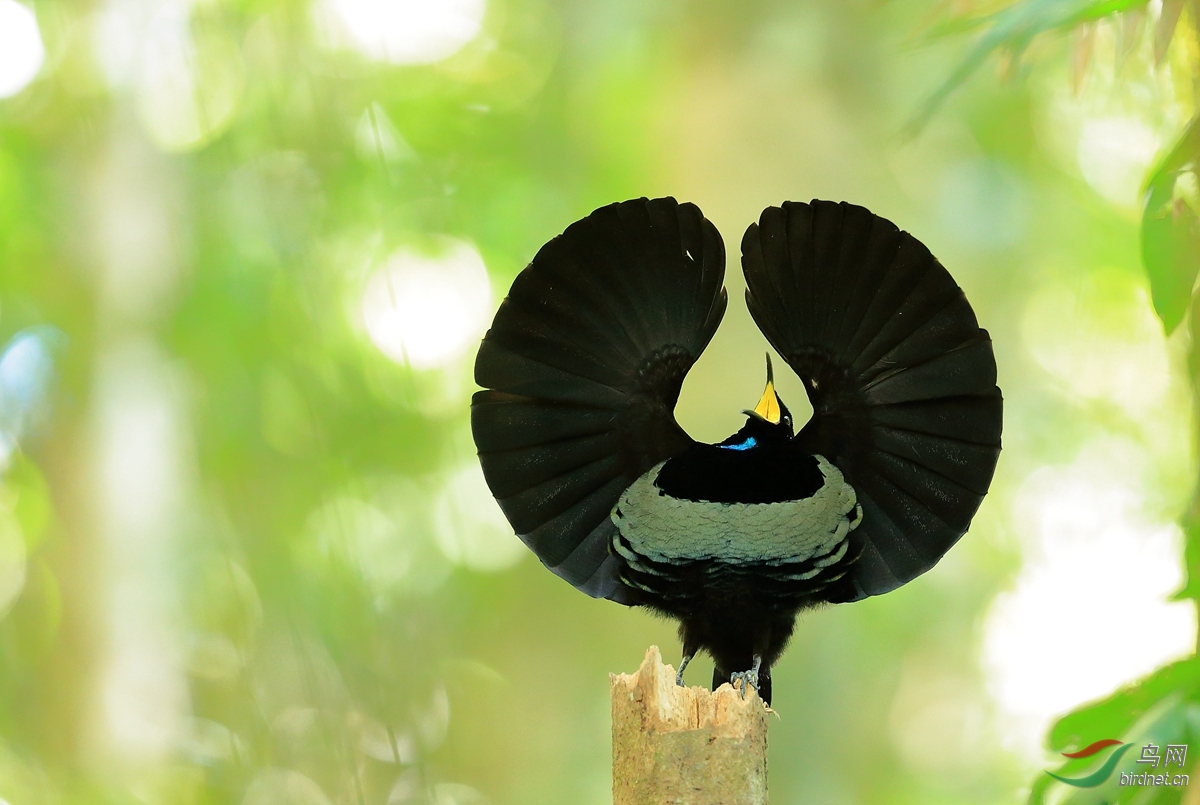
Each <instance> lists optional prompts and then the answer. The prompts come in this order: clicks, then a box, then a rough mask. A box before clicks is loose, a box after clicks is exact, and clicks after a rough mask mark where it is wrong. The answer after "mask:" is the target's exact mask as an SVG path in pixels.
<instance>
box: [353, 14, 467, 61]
mask: <svg viewBox="0 0 1200 805" xmlns="http://www.w3.org/2000/svg"><path fill="white" fill-rule="evenodd" d="M329 7H330V9H331V10H332V11H333V14H334V15H335V17H336V19H337V20H338V21H339V22H340V23H341V24H342V25H343V26H344V27H345V29H346V33H347V34H349V36H350V39H351V42H352V44H353V45H354V47H356V48H357V49H358V50H360V51H362V52H363V53H365V54H367V55H368V56H370V57H372V58H375V59H380V60H384V61H389V62H391V63H392V64H432V63H433V62H437V61H441V60H442V59H445V58H448V57H450V56H453V55H454V54H455V53H457V52H458V51H459V50H460V49H461V48H462V47H463V46H464V45H466V44H467V43H468V42H470V41H471V40H472V39H474V38H475V37H476V36H478V35H479V31H480V29H481V28H482V26H483V14H484V11H485V9H486V3H485V2H484V0H438V1H437V2H431V0H330V3H329Z"/></svg>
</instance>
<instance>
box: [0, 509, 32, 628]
mask: <svg viewBox="0 0 1200 805" xmlns="http://www.w3.org/2000/svg"><path fill="white" fill-rule="evenodd" d="M25 564H26V557H25V535H24V533H23V532H22V531H21V526H20V524H19V523H18V522H17V518H16V517H15V516H14V514H13V513H12V512H0V616H3V615H4V613H5V612H7V611H8V609H9V607H11V606H12V604H13V602H14V601H16V600H17V596H19V595H20V594H21V590H22V589H24V587H25Z"/></svg>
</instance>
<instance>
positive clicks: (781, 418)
mask: <svg viewBox="0 0 1200 805" xmlns="http://www.w3.org/2000/svg"><path fill="white" fill-rule="evenodd" d="M742 413H744V414H745V415H746V416H747V417H748V419H747V421H746V426H745V427H744V428H742V429H741V431H739V433H740V434H743V435H745V436H754V437H755V438H756V439H758V441H759V442H762V441H784V440H786V439H791V438H792V436H793V435H794V434H793V430H792V412H791V411H789V410H788V407H787V406H786V405H784V404H783V400H781V399H779V395H778V394H776V393H775V373H774V371H773V370H772V369H771V356H770V355H769V354H768V355H767V387H766V388H765V389H763V393H762V397H760V398H759V400H758V405H756V406H754V408H753V410H746V411H743V412H742Z"/></svg>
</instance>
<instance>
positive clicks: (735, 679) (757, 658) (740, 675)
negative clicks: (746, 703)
mask: <svg viewBox="0 0 1200 805" xmlns="http://www.w3.org/2000/svg"><path fill="white" fill-rule="evenodd" d="M760 668H762V655H761V654H755V655H754V667H753V668H751V669H750V670H749V671H734V672H733V673H732V674H730V675H729V682H730V684H732V685H733V686H734V687H735V688H736V687H737V686H738V683H739V682H741V683H742V698H743V699H744V698H746V688H747V687H748V686H749V685H753V686H754V689H755V690H756V691H757V690H758V671H759V669H760Z"/></svg>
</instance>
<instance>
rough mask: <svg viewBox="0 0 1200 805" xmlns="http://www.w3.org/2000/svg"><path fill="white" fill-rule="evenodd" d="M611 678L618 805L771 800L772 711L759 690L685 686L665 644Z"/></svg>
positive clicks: (750, 804) (762, 804)
mask: <svg viewBox="0 0 1200 805" xmlns="http://www.w3.org/2000/svg"><path fill="white" fill-rule="evenodd" d="M609 680H610V683H611V689H612V723H613V805H766V802H767V718H768V716H769V715H770V713H771V711H770V710H769V709H768V708H767V707H766V705H764V704H763V701H762V699H760V698H759V696H758V693H757V692H755V691H754V689H753V688H751V689H750V691H749V692H748V693H747V694H746V698H745V699H743V698H742V696H741V694H740V693H739V692H738V691H735V690H734V689H733V688H732V687H730V686H729V685H722V686H721V687H720V688H718V689H717V690H716V691H714V692H710V691H709V690H707V689H706V688H701V687H688V688H681V687H679V686H677V685H676V684H675V669H674V668H672V667H671V666H669V665H663V661H662V655H661V654H659V651H658V646H651V647H650V648H649V650H647V652H646V658H645V659H644V660H643V661H642V666H641V668H639V669H638V670H637V672H636V673H633V674H610V675H609Z"/></svg>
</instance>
